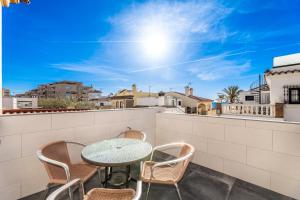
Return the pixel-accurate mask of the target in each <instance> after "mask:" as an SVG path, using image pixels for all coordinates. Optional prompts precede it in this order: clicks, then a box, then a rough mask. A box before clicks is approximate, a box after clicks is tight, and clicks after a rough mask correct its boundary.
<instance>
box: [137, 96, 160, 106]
mask: <svg viewBox="0 0 300 200" xmlns="http://www.w3.org/2000/svg"><path fill="white" fill-rule="evenodd" d="M136 105H137V106H158V105H159V98H158V97H138V98H136Z"/></svg>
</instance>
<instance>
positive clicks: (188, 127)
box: [156, 113, 300, 199]
mask: <svg viewBox="0 0 300 200" xmlns="http://www.w3.org/2000/svg"><path fill="white" fill-rule="evenodd" d="M182 141H184V142H188V143H190V144H192V145H194V146H195V148H196V153H195V156H194V159H193V162H194V163H196V164H199V165H202V166H205V167H208V168H210V169H213V170H216V171H219V172H222V173H225V174H228V175H231V176H234V177H237V178H239V179H242V180H245V181H247V182H250V183H253V184H256V185H259V186H261V187H264V188H267V189H270V190H273V191H275V192H279V193H281V194H285V195H287V196H290V197H293V198H296V199H300V190H299V188H300V170H299V168H300V123H291V122H284V121H281V122H278V121H272V120H253V119H252V120H251V119H247V118H244V119H243V118H236V117H235V118H229V117H212V116H201V115H186V114H174V113H172V114H168V113H157V114H156V143H157V145H160V144H166V143H170V142H182Z"/></svg>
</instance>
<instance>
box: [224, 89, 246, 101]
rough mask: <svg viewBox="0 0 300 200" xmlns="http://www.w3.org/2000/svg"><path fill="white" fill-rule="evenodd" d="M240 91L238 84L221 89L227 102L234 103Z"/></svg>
mask: <svg viewBox="0 0 300 200" xmlns="http://www.w3.org/2000/svg"><path fill="white" fill-rule="evenodd" d="M241 91H242V90H240V88H239V86H237V85H231V86H228V87H227V88H224V89H223V95H224V96H225V99H226V101H227V102H229V103H235V102H236V101H238V97H239V94H240V92H241Z"/></svg>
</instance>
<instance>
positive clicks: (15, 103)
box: [2, 97, 38, 109]
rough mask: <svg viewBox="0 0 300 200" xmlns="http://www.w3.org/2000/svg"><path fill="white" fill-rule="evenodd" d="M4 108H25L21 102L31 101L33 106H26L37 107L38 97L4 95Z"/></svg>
mask: <svg viewBox="0 0 300 200" xmlns="http://www.w3.org/2000/svg"><path fill="white" fill-rule="evenodd" d="M2 102H3V105H2V106H3V109H18V108H25V107H22V106H19V103H20V102H31V103H32V107H26V108H37V107H38V99H37V98H19V97H3V99H2Z"/></svg>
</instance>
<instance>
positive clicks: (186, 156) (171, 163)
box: [151, 152, 193, 170]
mask: <svg viewBox="0 0 300 200" xmlns="http://www.w3.org/2000/svg"><path fill="white" fill-rule="evenodd" d="M192 156H193V152H191V153H189V154H187V155H185V156H182V157H180V158H176V159H172V160H168V161H164V162H156V163H155V164H154V165H153V166H152V167H151V168H152V170H153V169H154V168H156V167H162V166H172V165H175V164H177V163H180V162H183V161H185V160H187V159H189V158H190V157H192Z"/></svg>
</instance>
